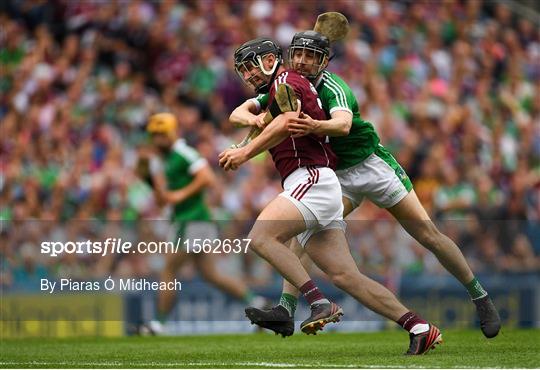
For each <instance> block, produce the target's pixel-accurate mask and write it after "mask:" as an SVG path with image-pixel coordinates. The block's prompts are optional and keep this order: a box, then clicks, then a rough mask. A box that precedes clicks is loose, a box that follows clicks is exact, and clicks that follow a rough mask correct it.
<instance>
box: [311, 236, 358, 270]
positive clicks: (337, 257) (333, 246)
mask: <svg viewBox="0 0 540 370" xmlns="http://www.w3.org/2000/svg"><path fill="white" fill-rule="evenodd" d="M305 248H306V252H307V254H308V255H309V257H310V258H311V260H312V261H313V262H314V263H315V264H316V265H317V266H318V267H319V268H320V269H321V270H322V271H324V272H325V273H327V274H328V275H330V276H333V275H336V274H339V273H341V272H344V271H347V272H350V271H354V270H357V267H356V263H355V262H354V259H353V257H352V255H351V252H350V251H349V245H348V244H347V239H346V238H345V233H344V232H343V230H342V229H326V230H321V231H319V232H318V233H316V234H314V235H313V236H312V237H311V238H310V239H309V240H308V242H307V243H306V246H305Z"/></svg>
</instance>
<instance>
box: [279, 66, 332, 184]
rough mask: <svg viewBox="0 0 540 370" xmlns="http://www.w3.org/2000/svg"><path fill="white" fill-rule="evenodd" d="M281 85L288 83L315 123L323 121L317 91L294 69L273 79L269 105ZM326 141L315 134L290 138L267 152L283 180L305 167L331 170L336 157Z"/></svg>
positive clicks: (304, 110)
mask: <svg viewBox="0 0 540 370" xmlns="http://www.w3.org/2000/svg"><path fill="white" fill-rule="evenodd" d="M282 83H287V84H288V85H290V86H291V87H292V88H293V89H294V92H295V93H296V96H297V97H298V99H299V100H300V101H301V102H302V108H301V109H302V112H304V113H305V114H307V115H309V116H310V117H311V118H313V119H316V120H325V119H326V115H325V113H324V111H323V110H322V107H321V103H320V100H319V95H318V94H317V90H315V87H313V85H312V84H311V82H309V81H308V80H307V79H306V78H305V77H304V76H302V75H300V74H298V73H297V72H295V71H294V70H286V71H284V72H282V73H280V74H279V75H277V76H276V79H275V80H274V82H273V83H272V85H271V86H270V92H269V100H268V106H269V105H270V104H271V103H272V101H273V100H274V95H275V93H276V89H277V86H278V85H279V84H282ZM326 139H327V137H326V136H317V135H314V134H310V135H306V136H302V137H300V138H296V139H293V138H292V137H290V136H289V137H288V138H286V139H285V140H283V141H282V142H281V143H280V144H278V145H276V146H275V147H273V148H271V149H270V150H269V151H270V153H271V154H272V159H273V160H274V164H275V166H276V168H277V170H278V171H279V174H280V175H281V179H282V180H285V178H286V177H287V176H289V175H290V174H291V173H292V172H293V171H294V170H296V169H297V168H300V167H305V166H316V167H330V168H331V169H333V170H334V169H335V168H336V163H337V157H336V155H335V154H334V152H332V149H330V144H329V143H327V141H328V140H326Z"/></svg>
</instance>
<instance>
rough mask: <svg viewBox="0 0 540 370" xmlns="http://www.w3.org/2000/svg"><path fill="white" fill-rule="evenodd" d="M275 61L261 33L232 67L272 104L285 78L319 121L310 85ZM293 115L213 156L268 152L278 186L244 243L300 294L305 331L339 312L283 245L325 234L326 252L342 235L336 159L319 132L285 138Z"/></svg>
mask: <svg viewBox="0 0 540 370" xmlns="http://www.w3.org/2000/svg"><path fill="white" fill-rule="evenodd" d="M281 63H282V56H281V49H280V48H279V46H277V45H276V43H275V42H273V41H272V40H270V39H266V38H261V39H255V40H251V41H248V42H246V43H245V44H243V45H242V46H240V48H238V49H237V50H236V52H235V69H236V71H237V72H238V74H239V75H240V76H241V77H242V79H243V81H244V82H246V83H247V84H248V85H249V86H251V87H252V88H253V89H254V90H255V91H256V92H257V93H261V92H264V93H266V92H270V102H271V101H272V99H274V94H275V91H276V89H277V86H278V84H280V83H287V84H289V85H290V86H292V87H293V88H294V91H295V93H296V95H297V97H298V99H299V100H300V106H301V107H302V109H303V110H305V111H306V112H309V113H308V114H309V115H310V116H312V117H313V116H315V117H320V118H321V119H324V117H325V115H324V112H323V110H322V108H321V105H320V101H318V95H317V91H316V90H315V88H313V85H311V83H310V82H309V81H308V80H307V79H306V78H304V77H302V76H301V75H300V74H298V73H297V72H295V71H292V70H290V71H288V70H285V68H283V67H282V65H281ZM298 114H299V112H288V113H283V114H281V115H279V116H278V117H277V118H275V119H274V120H273V121H272V123H270V124H269V125H268V126H267V127H266V128H265V130H264V131H263V132H262V133H261V134H260V135H259V136H258V137H257V138H255V139H253V140H252V141H251V143H249V144H248V145H246V146H245V147H243V148H239V149H228V150H226V151H224V152H223V153H221V154H220V156H219V161H220V165H221V166H222V167H223V168H224V169H225V170H230V169H233V170H234V169H236V168H238V167H239V166H240V165H241V164H242V163H244V162H246V161H247V160H248V159H249V158H252V157H253V156H255V155H257V154H259V153H261V152H263V151H265V150H269V151H270V153H271V154H272V159H273V160H274V163H275V166H276V169H277V170H278V171H279V173H280V175H281V179H282V185H283V189H284V190H283V192H282V193H280V194H279V196H277V197H276V198H275V199H274V200H272V201H271V202H270V203H269V204H268V205H267V206H266V207H265V209H264V210H263V211H262V212H261V214H260V215H259V217H258V218H257V221H256V222H255V225H254V226H253V228H252V230H251V232H250V234H249V238H250V239H251V240H252V241H251V248H252V249H253V250H254V251H255V252H256V253H257V254H258V255H259V256H261V257H262V258H264V259H266V260H267V261H268V262H269V263H270V264H271V265H272V266H273V267H274V268H275V269H276V270H277V271H279V273H280V274H281V275H282V276H283V277H284V278H285V279H287V280H288V281H289V282H290V283H291V284H293V285H294V286H295V287H297V288H298V289H299V290H300V291H301V292H302V294H303V295H304V297H305V298H306V300H307V301H308V303H309V304H310V306H311V315H310V317H309V318H308V319H307V320H305V321H304V322H303V323H302V324H301V330H302V331H303V332H305V333H307V334H310V333H316V331H317V330H320V329H322V327H323V326H324V325H325V324H326V323H328V322H335V321H339V317H340V316H341V315H342V314H343V311H342V309H341V307H339V306H338V305H336V304H335V303H332V302H330V301H328V300H327V299H326V298H325V297H324V295H323V294H322V293H321V291H320V290H319V289H318V287H317V286H316V285H315V283H314V282H313V281H312V280H311V278H310V277H309V275H308V273H307V272H306V270H305V269H304V268H303V267H302V264H301V263H300V260H299V259H298V257H297V256H296V255H295V254H294V253H293V252H292V251H291V250H290V249H289V248H288V247H287V246H286V245H285V244H284V243H285V242H287V241H288V240H290V239H291V238H293V237H295V236H297V237H298V239H299V241H300V244H301V245H302V246H304V245H305V244H306V243H307V241H308V240H310V238H311V239H319V240H323V239H325V240H326V242H325V245H326V246H327V248H328V249H331V248H330V247H331V246H332V245H333V241H334V240H335V239H336V238H342V239H344V238H345V235H344V222H343V217H342V212H343V204H342V203H341V188H340V186H339V182H338V180H337V176H336V174H335V172H334V171H333V169H334V168H335V164H336V157H335V155H334V154H333V152H332V151H331V150H330V147H329V144H328V142H327V140H326V137H323V136H317V135H306V136H304V137H302V138H300V139H295V138H292V137H291V136H290V135H289V133H288V131H287V130H286V129H285V120H286V119H287V117H289V116H295V117H296V116H298ZM312 237H313V238H312ZM309 251H310V250H309V249H308V253H309ZM329 253H331V251H330V250H329ZM312 259H313V260H314V261H315V262H316V263H317V262H320V263H318V264H319V265H320V266H321V268H323V269H325V266H324V263H323V262H321V259H328V256H326V257H322V255H319V256H312ZM353 263H354V262H353Z"/></svg>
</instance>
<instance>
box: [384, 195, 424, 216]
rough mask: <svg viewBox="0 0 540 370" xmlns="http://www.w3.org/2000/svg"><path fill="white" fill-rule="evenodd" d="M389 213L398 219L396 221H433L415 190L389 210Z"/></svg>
mask: <svg viewBox="0 0 540 370" xmlns="http://www.w3.org/2000/svg"><path fill="white" fill-rule="evenodd" d="M388 212H390V213H391V214H392V216H394V217H395V218H396V220H398V221H401V220H410V221H429V220H431V219H430V217H429V215H428V214H427V212H426V210H425V208H424V206H422V203H420V200H419V199H418V196H417V195H416V193H415V191H414V190H411V191H410V192H409V194H407V195H406V196H405V198H403V199H402V200H400V201H399V202H398V203H397V204H396V205H395V206H393V207H390V208H388Z"/></svg>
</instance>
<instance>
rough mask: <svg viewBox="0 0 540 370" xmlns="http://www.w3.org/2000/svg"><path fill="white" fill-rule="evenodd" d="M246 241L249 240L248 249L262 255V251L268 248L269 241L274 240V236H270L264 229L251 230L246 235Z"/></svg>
mask: <svg viewBox="0 0 540 370" xmlns="http://www.w3.org/2000/svg"><path fill="white" fill-rule="evenodd" d="M248 239H251V242H250V244H249V248H250V249H252V250H253V251H254V252H255V253H257V254H264V251H265V250H266V248H267V247H268V243H269V241H271V240H273V239H275V236H273V235H271V234H270V233H269V232H267V231H266V230H264V229H260V228H259V229H255V228H254V229H253V230H251V232H250V233H249V235H248Z"/></svg>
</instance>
